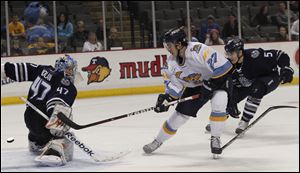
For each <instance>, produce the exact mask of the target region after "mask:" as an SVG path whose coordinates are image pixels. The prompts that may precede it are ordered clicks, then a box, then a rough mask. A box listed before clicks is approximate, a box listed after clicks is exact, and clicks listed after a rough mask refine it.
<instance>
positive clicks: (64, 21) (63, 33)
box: [57, 13, 73, 38]
mask: <svg viewBox="0 0 300 173" xmlns="http://www.w3.org/2000/svg"><path fill="white" fill-rule="evenodd" d="M57 30H58V36H59V37H65V38H70V37H71V36H72V34H73V24H72V23H71V22H70V21H69V17H68V15H67V14H66V13H60V15H59V18H58V23H57Z"/></svg>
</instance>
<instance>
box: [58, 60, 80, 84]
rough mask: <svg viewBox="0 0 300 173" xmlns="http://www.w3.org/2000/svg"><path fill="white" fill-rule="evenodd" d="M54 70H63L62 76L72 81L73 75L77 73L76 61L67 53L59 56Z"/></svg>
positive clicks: (73, 79)
mask: <svg viewBox="0 0 300 173" xmlns="http://www.w3.org/2000/svg"><path fill="white" fill-rule="evenodd" d="M55 71H58V72H63V73H64V76H65V77H66V78H68V79H70V80H71V82H72V83H74V81H75V76H77V75H78V72H77V61H76V60H75V59H74V58H72V57H71V56H69V55H65V56H63V57H59V58H58V59H57V60H56V62H55Z"/></svg>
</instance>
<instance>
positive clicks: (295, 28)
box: [291, 19, 299, 40]
mask: <svg viewBox="0 0 300 173" xmlns="http://www.w3.org/2000/svg"><path fill="white" fill-rule="evenodd" d="M291 34H292V39H293V40H299V19H297V20H296V21H295V22H294V23H293V25H292V28H291Z"/></svg>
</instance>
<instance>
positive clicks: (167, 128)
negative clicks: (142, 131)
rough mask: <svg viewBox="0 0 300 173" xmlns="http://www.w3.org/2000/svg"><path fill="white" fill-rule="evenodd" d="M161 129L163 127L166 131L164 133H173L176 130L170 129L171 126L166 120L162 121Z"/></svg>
mask: <svg viewBox="0 0 300 173" xmlns="http://www.w3.org/2000/svg"><path fill="white" fill-rule="evenodd" d="M163 129H164V132H166V133H167V134H169V135H175V134H176V132H177V130H174V129H172V128H171V127H170V126H169V124H168V122H167V121H166V122H165V123H164V125H163Z"/></svg>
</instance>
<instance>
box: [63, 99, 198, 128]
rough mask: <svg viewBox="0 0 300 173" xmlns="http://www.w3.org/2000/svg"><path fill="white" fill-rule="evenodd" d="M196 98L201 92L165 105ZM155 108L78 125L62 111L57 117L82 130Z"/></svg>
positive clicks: (151, 108)
mask: <svg viewBox="0 0 300 173" xmlns="http://www.w3.org/2000/svg"><path fill="white" fill-rule="evenodd" d="M196 98H199V94H196V95H193V96H190V97H186V98H182V99H179V100H175V101H172V102H169V103H166V104H165V106H171V105H175V104H177V103H182V102H185V101H188V100H194V99H196ZM154 108H155V106H153V107H150V108H145V109H141V110H138V111H134V112H131V113H127V114H124V115H120V116H116V117H112V118H108V119H105V120H101V121H97V122H94V123H90V124H86V125H78V124H76V123H75V122H74V121H72V120H70V119H69V118H68V117H66V116H65V115H64V114H62V113H58V114H57V117H58V118H59V119H60V120H61V121H62V122H64V123H65V124H66V125H68V126H70V127H71V128H73V129H75V130H80V129H84V128H88V127H92V126H96V125H99V124H103V123H107V122H111V121H115V120H118V119H122V118H126V117H130V116H134V115H138V114H141V113H145V112H148V111H151V110H153V109H154Z"/></svg>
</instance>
